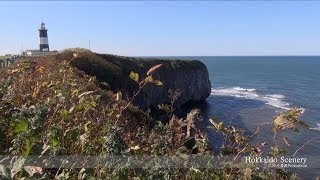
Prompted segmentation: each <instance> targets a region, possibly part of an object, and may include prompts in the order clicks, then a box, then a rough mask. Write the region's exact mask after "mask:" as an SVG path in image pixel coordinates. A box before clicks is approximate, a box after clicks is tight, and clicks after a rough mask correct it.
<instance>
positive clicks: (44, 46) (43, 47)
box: [39, 22, 49, 52]
mask: <svg viewBox="0 0 320 180" xmlns="http://www.w3.org/2000/svg"><path fill="white" fill-rule="evenodd" d="M47 31H48V30H47V29H46V27H45V24H44V23H43V22H42V23H41V27H40V29H39V36H40V51H44V52H47V51H49V41H48V33H47Z"/></svg>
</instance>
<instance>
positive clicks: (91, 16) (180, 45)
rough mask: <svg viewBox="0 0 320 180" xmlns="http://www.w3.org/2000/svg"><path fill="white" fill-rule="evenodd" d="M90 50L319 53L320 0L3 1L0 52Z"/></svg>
mask: <svg viewBox="0 0 320 180" xmlns="http://www.w3.org/2000/svg"><path fill="white" fill-rule="evenodd" d="M42 20H43V21H44V22H45V23H46V25H47V28H48V29H49V31H48V36H49V43H50V49H51V50H53V49H57V50H61V49H64V48H69V47H84V48H88V44H89V40H90V42H91V49H92V50H93V51H96V52H101V53H112V54H119V55H129V56H143V55H145V56H153V55H160V56H173V55H175V56H179V55H181V56H192V55H198V56H208V55H320V1H318V2H317V1H307V2H303V1H270V2H267V1H240V2H238V1H201V2H196V1H185V2H184V1H174V2H167V1H166V2H164V1H136V2H134V1H120V2H115V1H95V2H89V1H79V2H77V1H69V2H63V1H62V2H57V1H34V2H32V1H30V2H26V1H21V2H19V1H13V2H9V1H0V23H1V26H0V54H5V53H18V52H20V51H21V48H22V45H23V47H24V49H37V48H38V42H39V40H38V31H37V29H38V27H39V26H40V23H41V21H42Z"/></svg>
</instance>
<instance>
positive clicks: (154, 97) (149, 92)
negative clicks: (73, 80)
mask: <svg viewBox="0 0 320 180" xmlns="http://www.w3.org/2000/svg"><path fill="white" fill-rule="evenodd" d="M68 53H69V54H68ZM62 54H63V55H68V56H71V55H72V56H73V57H72V58H73V60H72V65H73V66H75V67H77V68H78V69H80V70H82V71H84V72H86V73H87V74H90V75H94V76H96V77H97V79H98V80H99V81H100V82H102V83H101V84H102V85H103V86H104V87H106V88H110V89H111V90H113V91H121V92H122V94H123V97H124V98H130V97H132V95H133V94H134V93H135V92H137V91H138V89H139V86H138V84H137V83H136V82H135V81H133V80H132V79H130V78H129V74H130V72H131V71H134V72H137V73H138V74H139V75H140V80H141V79H143V78H144V77H145V75H146V73H147V71H148V70H149V69H150V68H151V67H152V66H154V65H157V64H163V66H162V67H161V68H160V69H158V70H157V71H156V72H155V73H154V74H153V75H152V76H153V78H154V79H158V80H160V81H161V82H162V83H163V85H161V86H156V85H155V84H151V83H149V84H147V85H146V86H145V87H144V88H143V89H142V91H141V92H140V93H139V95H138V96H136V98H135V99H134V101H133V103H134V104H135V105H137V106H139V107H140V108H142V109H143V110H146V109H148V108H157V106H158V105H159V104H165V103H169V102H170V95H169V91H170V90H173V91H174V90H176V89H179V90H180V91H181V95H180V96H179V98H178V100H177V101H176V102H175V103H174V105H175V106H176V107H180V106H181V105H184V104H186V103H188V102H197V101H203V100H205V99H206V98H207V97H208V96H209V95H210V90H211V85H210V80H209V76H208V70H207V68H206V66H205V65H204V64H203V63H202V62H200V61H196V60H165V59H155V58H132V57H123V56H115V55H100V54H95V53H92V52H88V51H73V52H72V53H71V52H70V51H66V52H65V53H62Z"/></svg>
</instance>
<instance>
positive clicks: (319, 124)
mask: <svg viewBox="0 0 320 180" xmlns="http://www.w3.org/2000/svg"><path fill="white" fill-rule="evenodd" d="M310 129H312V130H316V131H320V123H317V126H316V127H313V128H310Z"/></svg>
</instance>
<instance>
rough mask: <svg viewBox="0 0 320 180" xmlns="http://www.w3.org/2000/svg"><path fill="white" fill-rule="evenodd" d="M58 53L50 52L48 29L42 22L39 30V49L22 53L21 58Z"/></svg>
mask: <svg viewBox="0 0 320 180" xmlns="http://www.w3.org/2000/svg"><path fill="white" fill-rule="evenodd" d="M57 52H58V51H50V49H49V40H48V29H47V28H46V26H45V23H44V22H42V23H41V25H40V28H39V49H31V50H26V51H24V52H22V55H23V56H42V55H48V54H56V53H57Z"/></svg>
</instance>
